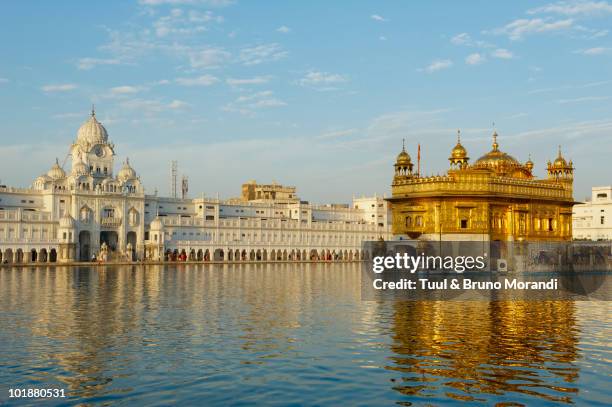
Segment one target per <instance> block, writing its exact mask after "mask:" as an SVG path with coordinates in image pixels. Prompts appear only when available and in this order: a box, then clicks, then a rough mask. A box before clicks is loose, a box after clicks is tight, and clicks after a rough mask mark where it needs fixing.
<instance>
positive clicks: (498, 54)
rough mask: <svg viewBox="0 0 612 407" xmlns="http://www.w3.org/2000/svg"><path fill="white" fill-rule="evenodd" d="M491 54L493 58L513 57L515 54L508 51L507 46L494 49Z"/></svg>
mask: <svg viewBox="0 0 612 407" xmlns="http://www.w3.org/2000/svg"><path fill="white" fill-rule="evenodd" d="M491 56H492V57H493V58H499V59H512V58H514V54H513V53H512V52H510V51H508V50H507V49H505V48H497V49H496V50H495V51H493V52H492V53H491Z"/></svg>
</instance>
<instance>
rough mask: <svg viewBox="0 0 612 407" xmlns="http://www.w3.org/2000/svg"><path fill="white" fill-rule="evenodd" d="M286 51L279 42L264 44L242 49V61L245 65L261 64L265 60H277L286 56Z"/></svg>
mask: <svg viewBox="0 0 612 407" xmlns="http://www.w3.org/2000/svg"><path fill="white" fill-rule="evenodd" d="M286 55H287V51H284V50H283V49H282V48H281V46H280V45H278V44H274V43H273V44H262V45H257V46H255V47H247V48H243V49H242V50H240V57H239V59H240V62H242V63H243V64H244V65H259V64H261V63H264V62H270V61H276V60H279V59H281V58H284V57H285V56H286Z"/></svg>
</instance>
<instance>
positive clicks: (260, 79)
mask: <svg viewBox="0 0 612 407" xmlns="http://www.w3.org/2000/svg"><path fill="white" fill-rule="evenodd" d="M270 79H271V78H270V77H269V76H255V77H253V78H227V79H226V80H225V82H226V83H227V84H228V85H230V86H245V85H262V84H264V83H268V82H270Z"/></svg>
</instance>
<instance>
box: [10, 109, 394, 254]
mask: <svg viewBox="0 0 612 407" xmlns="http://www.w3.org/2000/svg"><path fill="white" fill-rule="evenodd" d="M70 157H71V168H70V169H69V170H68V171H67V170H65V169H64V168H62V166H61V165H60V163H59V162H58V161H56V162H55V164H53V166H52V167H51V169H50V170H49V171H48V172H47V173H46V174H43V175H41V176H39V177H38V178H36V179H35V180H34V182H33V184H32V187H31V188H28V189H19V188H12V187H7V186H4V185H0V262H2V263H30V262H72V261H86V260H90V259H91V258H92V257H93V256H97V258H99V257H100V254H101V250H104V249H106V250H104V252H105V253H107V255H105V256H104V257H107V258H108V259H109V260H117V261H120V260H155V261H159V260H164V259H176V258H179V259H180V258H183V259H184V258H187V259H188V260H233V261H236V260H255V261H257V260H261V261H274V260H305V259H326V260H327V259H356V258H358V257H361V253H360V252H361V242H362V241H364V240H376V239H379V238H383V239H390V238H391V230H390V216H389V211H388V207H387V203H386V201H384V199H383V198H380V197H372V198H359V199H355V200H354V202H353V205H352V206H349V205H312V204H309V203H307V202H303V201H299V200H298V199H296V200H295V201H292V202H291V201H287V200H278V201H277V200H274V199H269V200H266V199H263V200H254V201H248V200H225V201H224V200H219V199H209V198H195V199H176V198H163V197H158V196H156V195H147V194H145V191H144V188H143V186H142V184H141V181H140V177H139V176H138V175H137V173H136V171H135V170H134V169H133V168H132V167H131V166H130V163H129V160H128V159H126V160H125V161H124V162H123V164H122V166H121V168H120V170H119V171H118V172H117V173H116V174H115V171H114V164H115V163H114V160H115V149H114V144H113V143H112V142H111V141H110V140H109V138H108V133H107V131H106V129H105V128H104V126H103V125H102V124H101V123H100V122H98V120H97V119H96V116H95V112H93V111H92V114H91V117H90V118H89V119H88V120H87V121H86V122H85V123H84V124H83V125H82V126H81V127H80V128H79V130H78V132H77V137H76V140H75V142H74V143H73V144H72V146H70Z"/></svg>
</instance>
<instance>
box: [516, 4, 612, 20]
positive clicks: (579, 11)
mask: <svg viewBox="0 0 612 407" xmlns="http://www.w3.org/2000/svg"><path fill="white" fill-rule="evenodd" d="M540 13H550V14H562V15H566V16H575V15H603V14H612V4H610V3H608V2H606V1H560V2H557V3H550V4H547V5H545V6H542V7H536V8H533V9H530V10H528V11H527V14H540Z"/></svg>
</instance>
